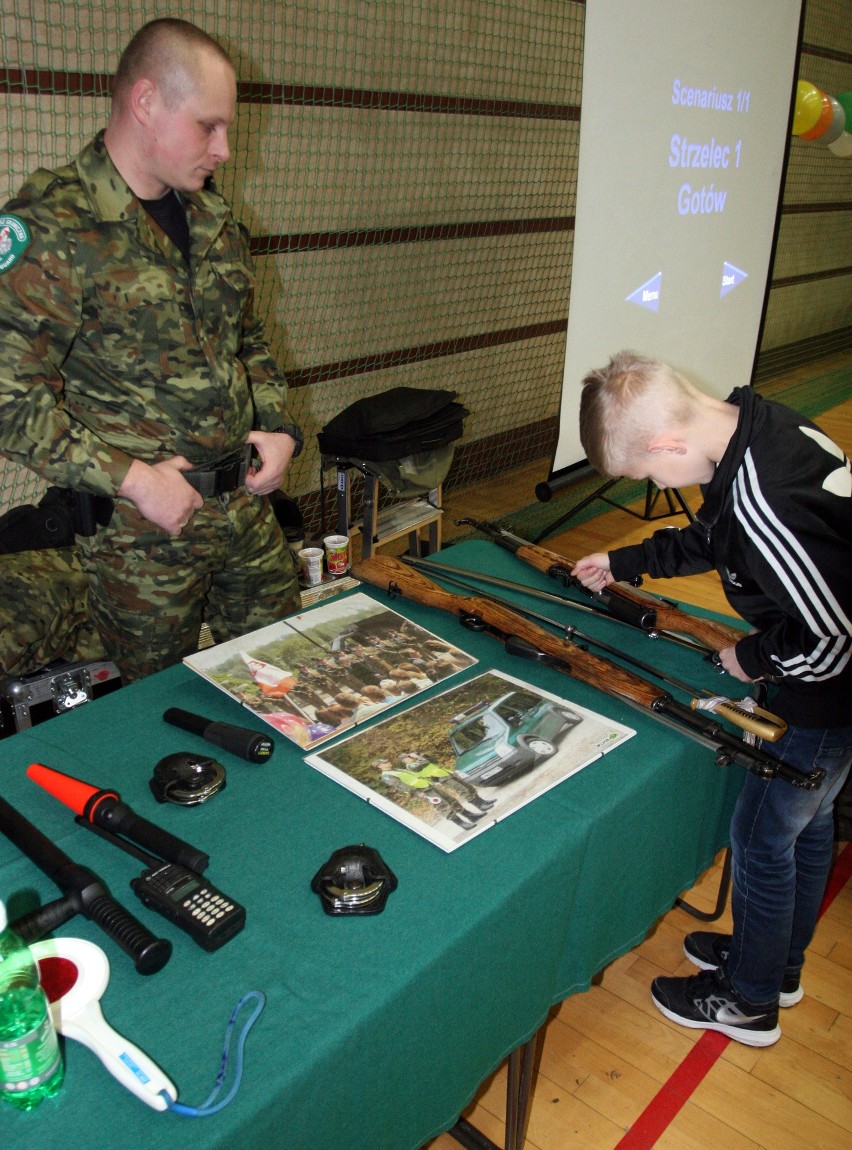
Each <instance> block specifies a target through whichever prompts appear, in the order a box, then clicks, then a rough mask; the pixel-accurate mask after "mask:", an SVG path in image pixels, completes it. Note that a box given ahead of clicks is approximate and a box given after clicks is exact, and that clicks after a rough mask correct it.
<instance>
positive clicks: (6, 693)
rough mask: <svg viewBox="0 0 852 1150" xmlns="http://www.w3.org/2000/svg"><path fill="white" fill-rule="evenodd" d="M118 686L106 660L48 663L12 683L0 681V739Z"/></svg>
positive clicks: (118, 679) (115, 671)
mask: <svg viewBox="0 0 852 1150" xmlns="http://www.w3.org/2000/svg"><path fill="white" fill-rule="evenodd" d="M120 686H121V677H120V676H119V673H118V668H117V667H116V665H115V663H112V662H110V661H109V660H106V659H104V660H99V661H95V662H83V663H69V662H68V661H67V660H66V659H55V660H54V661H53V662H52V663H48V664H46V666H44V667H41V668H39V670H38V671H32V672H30V674H28V675H21V676H19V677H18V678H16V679H9V678H4V679H0V738H2V737H3V736H5V735H12V734H14V733H15V732H17V731H23V730H26V729H27V728H28V727H34V726H36V724H38V723H43V722H44V721H45V719H51V718H53V716H54V715H61V714H64V713H65V712H66V711H72V710H74V708H75V707H79V706H81V705H82V704H83V703H88V702H91V700H92V699H97V698H99V697H100V696H101V695H107V694H109V693H110V692H111V691H114V690H116V689H117V688H118V687H120Z"/></svg>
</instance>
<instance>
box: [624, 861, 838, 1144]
mask: <svg viewBox="0 0 852 1150" xmlns="http://www.w3.org/2000/svg"><path fill="white" fill-rule="evenodd" d="M850 877H852V843H847V844H846V846H845V847H844V848H843V850H842V851H841V852H840V854H839V855H838V856H837V858H836V859H835V861H834V866H833V867H832V869H831V874H830V875H829V876H828V884H827V886H826V888H825V895H824V897H823V900H822V906H821V907H820V912H819V913H820V916H822V915H823V914H825V912H826V911H827V910H828V908H829V907H830V906H831V904H832V902H833V901H834V899H835V898H836V897H837V895H838V894H839V893H840V891H841V890H843V887H844V886H845V885H846V883H847V882H848V881H849V879H850ZM730 1041H731V1039H730V1038H726V1037H725V1035H724V1034H719V1033H718V1032H717V1031H715V1030H705V1031H704V1033H703V1034H702V1036H701V1037H700V1038H699V1040H698V1041H697V1042H696V1044H695V1045H694V1046H693V1048H692V1050H690V1052H689V1054H687V1056H686V1058H684V1060H683V1062H681V1064H680V1066H678V1068H677V1069H676V1070H675V1071H674V1072H673V1073H672V1075H671V1076H670V1077H669V1079H668V1081H667V1082H666V1083H665V1084H664V1085H663V1086H661V1087H660V1089H659V1090H658V1092H657V1093H656V1094H655V1095H654V1097H653V1098H652V1099H651V1101H650V1102H649V1103H648V1105H647V1106H646V1107H645V1109H644V1110H643V1111H642V1113H641V1114H640V1115H639V1117H638V1118H637V1119H636V1121H635V1122H634V1123H633V1124H632V1126H631V1127H630V1129H629V1130H628V1131H627V1133H626V1134H625V1135H624V1137H623V1138H622V1139H621V1141H620V1142H618V1143H617V1144H616V1146H615V1150H650V1148H651V1147H652V1146H654V1145H655V1143H656V1142H657V1139H658V1138H659V1137H660V1136H661V1135H662V1134H663V1133H664V1132H665V1131H666V1130H667V1129H668V1127H669V1125H670V1124H671V1122H672V1121H673V1119H674V1118H675V1117H676V1116H677V1114H678V1113H679V1111H680V1110H681V1108H682V1107H683V1105H684V1103H686V1102H688V1101H689V1098H690V1096H691V1095H692V1094H693V1093H694V1091H695V1090H696V1089H697V1087H698V1086H700V1085H701V1083H702V1081H703V1080H704V1077H705V1075H706V1074H707V1073H708V1072H709V1071H710V1069H711V1068H712V1067H713V1065H714V1063H715V1062H716V1060H717V1058H718V1057H719V1055H720V1054H721V1053H722V1052H723V1051H724V1049H725V1047H726V1046H727V1045H728V1043H729V1042H730Z"/></svg>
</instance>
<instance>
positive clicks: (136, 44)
mask: <svg viewBox="0 0 852 1150" xmlns="http://www.w3.org/2000/svg"><path fill="white" fill-rule="evenodd" d="M211 53H212V54H213V55H215V56H218V57H219V58H220V59H221V60H223V61H224V62H225V63H227V64H229V65H230V66H231V67H233V64H232V63H231V59H230V57H229V56H228V53H227V52H226V51H225V50H224V48H222V46H221V45H220V44H218V43H217V42H216V41H215V40H214V39H213V37H212V36H208V34H207V33H206V32H204V31H203V30H202V29H201V28H198V27H197V26H196V25H195V24H190V23H189V22H188V21H187V20H177V19H174V18H172V17H164V18H163V19H161V20H151V21H149V23H147V24H144V25H143V26H142V27H141V28H140V29H139V31H138V32H137V33H136V35H135V36H134V37H133V39H132V40H131V41H130V43H129V44H128V45H127V47H126V48H125V49H124V51H123V52H122V54H121V59H120V60H119V62H118V68H117V69H116V73H115V77H114V79H113V84H112V98H113V103H114V104H119V105H120V104H122V103H123V102H124V99H125V97H126V95H127V93H128V92H129V91H130V89H131V88H132V87H133V85H134V84H135V83H136V81H137V80H139V79H141V78H142V77H147V78H148V79H150V80H153V81H154V82H155V83H156V84H157V86H158V88H159V89H160V91H161V92H162V93H163V98H164V100H165V102H166V106H167V107H169V108H172V109H174V108H176V107H178V106H179V105H180V104H181V103H183V101H184V100H185V99H186V97H187V96H188V95H189V93H190V92H191V91H192V90H193V88H194V86H195V84H196V82H197V79H198V74H199V70H200V66H201V60H202V58H203V56H204V55H205V54H206V55H208V56H209V55H210V54H211Z"/></svg>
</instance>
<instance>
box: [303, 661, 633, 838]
mask: <svg viewBox="0 0 852 1150" xmlns="http://www.w3.org/2000/svg"><path fill="white" fill-rule="evenodd" d="M634 734H635V731H633V730H632V729H631V728H630V727H625V726H622V724H621V723H617V722H615V721H614V720H611V719H608V718H607V717H606V716H605V715H600V714H598V713H597V712H595V711H590V710H588V709H587V708H585V707H581V706H579V705H577V704H576V703H573V702H570V701H568V700H567V699H564V698H560V697H559V696H558V695H552V694H550V693H549V692H547V691H542V690H541V689H540V688H538V687H533V686H531V685H530V684H529V683H525V682H523V681H522V680H521V679H515V678H513V677H512V676H510V675H506V674H504V673H503V672H500V671H489V672H486V673H485V674H483V675H479V676H477V677H476V678H474V679H470V680H468V681H467V682H466V683H462V684H460V685H459V686H456V687H453V688H451V689H449V690H447V691H444V692H442V693H441V694H440V695H437V696H435V697H434V698H431V699H427V700H425V701H423V702H421V703H418V704H417V705H416V706H413V707H409V708H407V709H406V710H405V711H404V712H403V713H401V714H399V715H394V716H393V717H391V718H388V719H385V720H384V721H383V722H381V723H377V724H376V725H375V726H372V727H370V728H368V729H366V730H364V731H360V732H358V733H357V734H355V735H352V736H350V737H349V738H347V739H344V740H343V741H341V742H339V743H336V744H334V745H333V746H329V747H325V748H323V750H322V751H321V752H319V753H317V754H314V755H309V756H308V757H307V759H306V760H305V761H306V762H307V763H309V764H310V765H311V766H313V767H316V768H317V769H318V770H320V771H322V772H323V773H324V774H326V775H328V776H329V777H330V778H332V779H334V780H336V781H337V782H339V783H340V784H341V785H342V786H345V787H348V788H349V789H350V790H352V791H354V792H355V793H356V794H358V795H360V796H361V798H363V799H365V800H366V801H368V802H372V803H374V804H375V805H377V806H379V807H380V808H381V809H382V810H383V811H385V812H386V813H387V814H389V815H390V816H391V817H392V818H395V819H398V820H399V821H400V822H403V823H405V824H406V826H409V827H410V828H411V829H412V830H415V831H417V833H418V834H421V835H423V836H424V837H425V838H428V839H429V840H430V841H431V842H433V843H435V844H436V845H437V846H439V847H441V848H442V849H443V850H447V851H450V850H454V849H455V848H456V847H458V846H460V845H461V844H462V843H464V842H467V841H469V840H470V839H471V838H473V837H475V836H476V835H478V834H481V833H482V831H483V830H486V829H487V828H488V827H490V826H493V825H494V824H495V823H496V822H498V821H499V820H500V819H503V818H506V817H507V816H508V815H510V814H512V813H513V812H514V811H516V810H518V809H519V808H520V807H522V806H525V805H526V804H527V803H529V802H531V801H532V800H533V799H535V798H537V797H538V796H539V795H542V794H544V793H545V792H546V791H548V790H550V788H551V787H554V786H556V785H557V784H558V783H561V782H562V781H563V780H564V779H567V778H569V776H571V775H572V774H574V773H575V772H576V771H579V770H582V768H583V767H586V766H588V765H589V764H590V763H592V762H594V761H595V760H596V759H599V758H600V757H601V755H604V754H607V753H608V752H609V751H611V750H613V749H614V748H615V747H618V746H620V745H621V744H622V743H623V742H625V741H626V740H627V739H629V738H631V737H632V736H633V735H634Z"/></svg>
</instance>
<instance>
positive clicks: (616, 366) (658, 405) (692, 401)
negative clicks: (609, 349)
mask: <svg viewBox="0 0 852 1150" xmlns="http://www.w3.org/2000/svg"><path fill="white" fill-rule="evenodd" d="M700 395H701V393H700V392H699V390H698V388H696V387H695V386H694V384H692V383H690V382H689V380H688V379H686V378H685V377H684V376H682V375H681V374H680V372H678V371H676V370H675V369H674V368H673V367H670V366H669V365H668V364H666V363H662V362H660V361H659V360H655V359H648V358H647V357H645V356H642V355H637V354H636V352H633V351H620V352H617V353H616V354H615V355H614V356H613V357H612V359H610V361H609V363H608V364H607V365H606V367H602V368H597V369H595V370H594V371H590V372H589V373H588V374H587V375H586V376H585V378H584V379H583V392H582V395H581V398H580V442H581V443H582V445H583V450H584V451H585V452H586V458H587V459H588V460H589V463H590V464H591V465H592V467H594V469H595V470H596V471H598V472H599V473H600V474H601V475H607V476H611V477H613V478H615V477H618V476H621V475H626V474H628V473H629V472H630V471H631V469H632V466H633V464H634V463H635V462H636V461H637V460H638V459H640V458H641V456H642V455H643V454H644V453H645V452H646V451H647V449H648V445H649V444H650V443H651V441H652V440H653V439H654V437H655V436H656V435H657V434H659V433H660V432H661V431H663V430H665V429H668V430H671V429H674V428H684V427H687V426H689V424H691V423H692V422H693V420H694V419H695V418H696V416H697V414H698V411H699V397H700Z"/></svg>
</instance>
